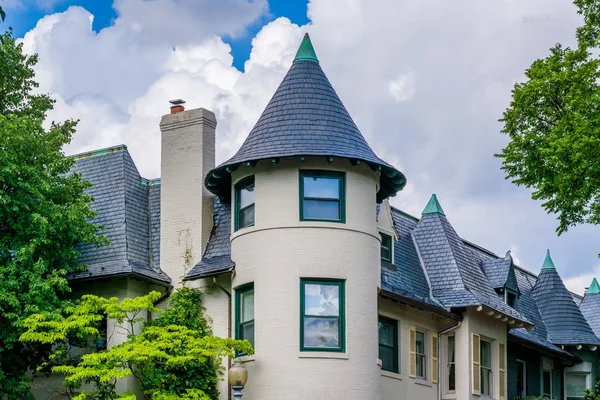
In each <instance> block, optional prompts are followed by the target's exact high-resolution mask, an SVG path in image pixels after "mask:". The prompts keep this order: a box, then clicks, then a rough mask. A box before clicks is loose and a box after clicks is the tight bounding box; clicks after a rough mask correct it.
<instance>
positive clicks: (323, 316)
mask: <svg viewBox="0 0 600 400" xmlns="http://www.w3.org/2000/svg"><path fill="white" fill-rule="evenodd" d="M300 296H301V297H300V316H301V318H302V320H301V321H300V350H302V351H340V352H343V351H345V330H346V327H345V324H346V321H345V314H344V301H345V298H344V281H340V280H329V279H302V280H301V281H300Z"/></svg>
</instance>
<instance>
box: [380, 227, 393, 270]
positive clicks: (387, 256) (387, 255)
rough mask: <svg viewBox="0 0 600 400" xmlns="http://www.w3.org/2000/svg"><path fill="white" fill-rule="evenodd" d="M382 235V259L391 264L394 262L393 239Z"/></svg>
mask: <svg viewBox="0 0 600 400" xmlns="http://www.w3.org/2000/svg"><path fill="white" fill-rule="evenodd" d="M380 235H381V259H382V260H383V261H387V262H389V263H391V262H392V250H393V249H392V237H391V236H390V235H386V234H384V233H380Z"/></svg>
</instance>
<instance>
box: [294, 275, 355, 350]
mask: <svg viewBox="0 0 600 400" xmlns="http://www.w3.org/2000/svg"><path fill="white" fill-rule="evenodd" d="M307 284H309V285H310V284H313V285H330V286H337V287H338V293H339V308H338V313H339V315H338V319H339V324H338V326H339V328H338V329H339V331H338V334H339V347H308V346H305V345H304V318H305V317H306V316H307V315H305V310H306V292H305V286H306V285H307ZM345 286H346V280H344V279H329V278H300V351H302V352H305V351H319V352H329V353H345V352H346V295H345ZM309 317H322V316H318V315H317V316H311V315H309ZM328 318H331V317H328Z"/></svg>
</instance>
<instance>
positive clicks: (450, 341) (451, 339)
mask: <svg viewBox="0 0 600 400" xmlns="http://www.w3.org/2000/svg"><path fill="white" fill-rule="evenodd" d="M453 362H454V336H448V363H453Z"/></svg>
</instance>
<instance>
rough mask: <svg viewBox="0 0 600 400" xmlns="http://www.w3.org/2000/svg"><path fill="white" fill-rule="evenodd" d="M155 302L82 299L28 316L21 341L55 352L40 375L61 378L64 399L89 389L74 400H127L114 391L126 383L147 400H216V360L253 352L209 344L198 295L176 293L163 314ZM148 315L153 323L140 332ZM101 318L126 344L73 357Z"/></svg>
mask: <svg viewBox="0 0 600 400" xmlns="http://www.w3.org/2000/svg"><path fill="white" fill-rule="evenodd" d="M159 297H160V293H158V292H152V293H150V294H148V295H147V296H142V297H137V298H134V299H125V300H123V301H122V302H120V303H119V302H118V300H117V299H116V298H111V299H103V298H100V297H97V296H91V295H86V296H83V297H82V299H81V301H79V302H77V304H74V305H73V306H71V307H68V308H66V309H65V310H64V311H63V312H62V313H45V314H36V315H32V316H30V317H29V318H28V319H27V320H26V321H25V323H24V326H25V327H26V328H27V331H26V332H25V333H24V334H23V335H22V336H21V339H22V340H23V341H24V342H28V343H29V342H34V343H41V344H52V345H54V346H55V348H56V351H55V352H54V353H53V354H52V356H51V358H50V360H49V362H48V363H47V364H43V365H42V366H41V367H40V368H48V367H50V368H51V370H52V371H54V372H60V373H64V374H65V375H66V378H65V381H64V383H65V386H66V387H67V388H68V389H69V390H70V392H71V393H74V392H76V391H78V390H79V389H80V388H81V387H82V385H83V384H88V383H91V384H92V385H93V386H94V388H95V390H94V391H93V392H91V393H88V392H85V391H83V392H82V393H81V394H80V395H79V396H76V397H74V398H75V399H85V398H86V397H85V396H91V397H93V398H94V399H101V400H108V399H117V398H127V396H130V395H129V394H127V393H123V394H118V393H117V390H116V384H117V382H118V381H119V380H121V379H124V378H126V377H128V376H133V377H135V378H136V379H137V380H138V381H139V383H140V386H141V388H142V390H143V392H144V395H145V397H146V398H148V399H164V400H170V399H190V400H195V399H201V400H205V399H212V400H215V399H217V398H218V391H217V382H218V379H219V375H220V374H221V373H222V372H223V371H222V366H221V363H220V361H221V359H222V358H223V357H233V356H234V352H235V351H240V352H248V353H249V354H252V347H251V346H250V344H249V343H248V342H247V341H239V340H233V339H231V338H219V337H215V336H212V334H211V332H210V329H209V327H208V324H207V322H206V319H205V318H204V315H203V307H202V293H201V292H200V290H198V289H191V288H187V287H183V288H181V289H179V290H178V291H176V292H175V293H174V294H173V295H172V297H171V302H170V306H169V308H168V309H167V310H165V311H164V312H161V311H160V310H158V309H157V308H156V307H155V306H154V302H155V301H156V300H157V299H158V298H159ZM148 312H153V313H160V316H159V317H158V318H156V319H155V320H153V321H149V322H147V323H145V324H143V320H144V319H145V318H144V316H145V315H147V313H148ZM102 318H109V319H115V320H116V322H118V323H119V325H120V326H122V327H125V328H126V329H127V332H128V334H129V335H128V340H127V341H125V342H123V343H121V344H118V345H116V346H113V347H111V348H110V349H108V350H100V351H96V352H91V353H87V354H84V355H77V352H74V353H73V351H72V350H71V349H70V348H69V346H68V345H67V342H68V339H69V338H72V337H76V338H78V339H79V340H80V341H83V342H86V343H88V349H89V350H93V349H95V346H94V341H95V340H96V339H99V338H100V337H101V332H100V331H99V329H98V322H99V321H101V320H102ZM142 325H143V329H142ZM140 329H141V331H140ZM138 332H139V333H138ZM70 353H73V354H70Z"/></svg>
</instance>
